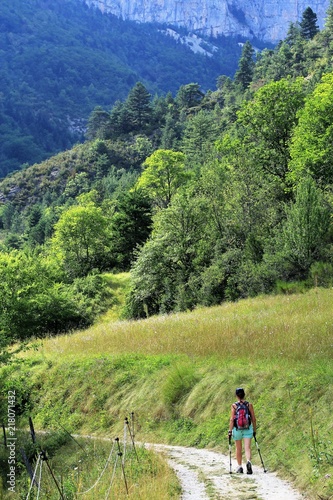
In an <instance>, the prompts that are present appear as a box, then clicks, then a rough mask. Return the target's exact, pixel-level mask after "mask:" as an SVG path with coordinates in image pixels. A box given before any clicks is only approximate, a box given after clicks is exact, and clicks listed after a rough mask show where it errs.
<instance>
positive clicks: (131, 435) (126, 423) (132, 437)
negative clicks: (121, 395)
mask: <svg viewBox="0 0 333 500" xmlns="http://www.w3.org/2000/svg"><path fill="white" fill-rule="evenodd" d="M125 425H127V427H128V430H129V434H130V437H131V441H132V445H133V449H134V453H135V456H136V458H137V460H138V461H139V457H138V454H137V452H136V447H135V443H134V434H132V430H131V427H130V424H129V421H128V418H127V417H126V418H125Z"/></svg>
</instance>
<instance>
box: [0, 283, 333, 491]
mask: <svg viewBox="0 0 333 500" xmlns="http://www.w3.org/2000/svg"><path fill="white" fill-rule="evenodd" d="M125 281H126V280H125ZM120 302H121V301H120ZM332 313H333V290H329V289H319V288H316V289H312V290H310V291H308V292H307V293H304V294H299V295H277V296H264V297H257V298H255V299H246V300H242V301H239V302H237V303H227V304H223V305H221V306H218V307H213V308H201V309H197V310H195V311H192V312H187V313H179V314H173V315H168V316H158V317H151V318H148V319H146V320H141V321H132V322H131V321H115V320H114V317H112V318H111V319H109V320H108V319H107V316H106V317H104V319H103V321H99V322H98V323H97V324H96V325H95V326H93V327H92V328H90V329H88V330H85V331H80V332H76V333H73V334H72V335H64V336H59V337H53V338H49V339H45V340H44V341H43V342H41V343H40V344H39V347H38V349H36V350H34V351H29V352H28V353H26V354H24V357H25V363H22V364H21V365H20V366H19V367H15V368H14V367H7V368H5V369H3V371H2V380H3V381H4V383H3V386H4V387H5V389H9V388H10V387H15V389H16V391H17V394H18V395H19V396H18V398H19V399H20V404H21V408H22V409H23V410H24V414H23V415H22V419H21V422H22V425H24V422H26V421H27V417H28V415H31V416H32V418H33V420H34V423H35V427H36V428H38V429H44V430H53V431H59V430H60V428H61V427H64V428H66V429H67V430H68V431H69V432H76V433H82V434H86V433H90V434H94V435H96V436H105V437H110V438H112V437H114V436H115V435H117V434H120V433H121V432H122V429H123V422H124V418H125V417H126V416H128V415H129V414H130V413H131V412H134V415H135V422H136V429H137V430H136V439H138V440H139V441H147V442H148V441H151V442H154V441H155V442H168V443H175V444H183V445H191V446H199V447H211V448H215V449H219V450H221V451H225V452H227V450H228V439H227V430H228V422H229V411H230V404H231V403H232V402H233V401H234V399H235V397H234V391H235V388H236V387H237V386H244V388H245V390H246V396H247V399H249V400H250V401H251V402H253V404H254V408H255V412H256V415H257V421H258V431H257V438H258V442H259V444H260V448H261V451H262V455H263V458H264V461H265V465H266V467H267V468H268V470H271V471H272V470H274V471H277V472H278V473H279V474H280V475H281V476H282V477H285V478H288V479H289V480H291V481H292V482H293V484H294V485H295V486H296V487H297V488H299V489H300V490H302V491H304V492H305V493H306V498H321V499H326V500H328V499H331V498H333V418H332V414H333V314H332ZM253 461H254V463H256V464H257V465H260V460H259V457H258V454H257V453H256V450H255V447H254V449H253ZM166 474H167V473H166ZM149 482H150V481H148V483H149ZM169 491H170V490H169ZM161 495H162V494H161ZM119 498H120V497H119ZM140 498H147V499H149V495H148V496H147V497H144V496H142V497H141V496H140ZM150 498H152V497H150ZM161 498H162V496H161ZM170 498H171V494H170Z"/></svg>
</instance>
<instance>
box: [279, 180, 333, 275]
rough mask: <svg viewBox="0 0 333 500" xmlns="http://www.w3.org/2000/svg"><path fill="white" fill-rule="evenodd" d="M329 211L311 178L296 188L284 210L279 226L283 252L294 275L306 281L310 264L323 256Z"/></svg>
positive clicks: (326, 239) (326, 238)
mask: <svg viewBox="0 0 333 500" xmlns="http://www.w3.org/2000/svg"><path fill="white" fill-rule="evenodd" d="M329 224H330V212H329V210H328V207H327V206H325V203H324V198H323V195H322V193H321V192H320V190H319V189H318V188H317V186H316V184H315V182H314V180H313V179H312V178H311V177H305V178H304V179H302V180H301V182H300V183H299V185H298V187H297V191H296V199H295V203H293V204H291V205H290V206H289V207H288V208H287V219H286V222H285V224H284V226H283V236H282V237H283V243H284V252H285V255H286V257H287V259H288V260H289V262H290V263H291V264H292V269H293V272H294V273H296V276H298V277H301V278H306V277H307V275H308V272H309V270H310V267H311V265H312V264H313V263H314V262H315V261H316V260H320V258H321V257H322V256H323V249H324V248H325V245H326V244H327V241H328V234H329V231H328V230H329Z"/></svg>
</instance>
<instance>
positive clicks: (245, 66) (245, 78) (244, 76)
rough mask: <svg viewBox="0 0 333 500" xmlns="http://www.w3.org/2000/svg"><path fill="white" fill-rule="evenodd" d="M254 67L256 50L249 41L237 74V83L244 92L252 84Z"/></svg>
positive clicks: (245, 46) (244, 48)
mask: <svg viewBox="0 0 333 500" xmlns="http://www.w3.org/2000/svg"><path fill="white" fill-rule="evenodd" d="M254 66H255V63H254V49H253V47H252V45H251V43H250V42H249V41H248V40H247V41H246V42H245V44H244V46H243V50H242V55H241V58H240V60H239V64H238V70H237V71H236V73H235V82H236V83H237V84H239V85H241V87H242V88H243V89H244V90H245V89H247V87H248V86H249V85H250V83H251V82H252V78H253V72H254Z"/></svg>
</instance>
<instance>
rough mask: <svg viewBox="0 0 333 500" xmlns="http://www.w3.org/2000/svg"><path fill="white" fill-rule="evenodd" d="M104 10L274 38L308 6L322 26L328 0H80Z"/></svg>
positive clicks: (280, 36)
mask: <svg viewBox="0 0 333 500" xmlns="http://www.w3.org/2000/svg"><path fill="white" fill-rule="evenodd" d="M83 1H85V2H86V3H87V4H88V5H90V6H96V7H98V8H99V9H101V10H102V11H103V12H110V13H112V14H114V15H116V16H117V17H120V18H122V19H131V20H135V21H139V22H143V23H144V22H157V23H167V24H170V25H174V26H185V27H186V28H187V29H189V30H190V31H198V32H200V33H202V34H213V35H217V34H222V33H223V34H225V35H236V34H239V35H243V36H246V37H253V36H255V37H257V38H259V39H261V40H265V41H271V42H277V41H278V40H281V39H283V38H284V37H285V35H286V32H287V30H288V27H289V23H290V22H295V21H297V20H300V19H301V17H302V13H303V12H304V10H305V9H306V8H307V7H311V9H312V10H313V11H314V12H315V13H316V14H317V17H318V24H319V26H320V27H321V28H322V27H323V25H324V20H325V17H326V12H327V9H328V6H329V0H289V1H288V0H83Z"/></svg>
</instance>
